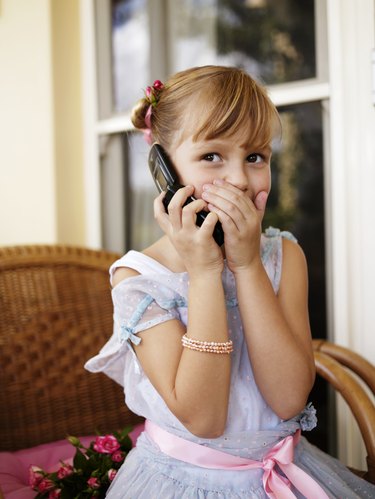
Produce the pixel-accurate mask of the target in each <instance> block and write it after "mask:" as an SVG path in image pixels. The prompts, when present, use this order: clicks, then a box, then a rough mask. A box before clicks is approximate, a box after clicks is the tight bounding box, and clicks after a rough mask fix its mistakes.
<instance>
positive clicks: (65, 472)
mask: <svg viewBox="0 0 375 499" xmlns="http://www.w3.org/2000/svg"><path fill="white" fill-rule="evenodd" d="M73 471H74V468H73V466H70V464H67V463H62V466H61V467H60V468H59V469H58V470H57V478H60V479H61V478H65V477H66V476H69V475H71V474H72V473H73Z"/></svg>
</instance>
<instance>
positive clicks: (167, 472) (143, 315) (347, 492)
mask: <svg viewBox="0 0 375 499" xmlns="http://www.w3.org/2000/svg"><path fill="white" fill-rule="evenodd" d="M282 237H288V238H289V239H292V240H293V239H294V238H293V236H291V234H289V233H283V232H280V231H279V230H277V229H273V228H270V229H268V230H267V231H266V233H265V234H264V235H262V240H261V256H262V261H263V265H264V267H265V269H266V271H267V274H268V276H269V278H270V281H271V282H272V285H273V288H274V291H275V293H277V291H278V288H279V284H280V276H281V262H282ZM118 267H130V268H132V269H135V270H136V271H138V272H139V273H140V274H141V275H139V276H136V277H132V278H129V279H126V280H125V281H122V282H120V283H119V284H118V285H116V286H115V287H114V288H113V291H112V298H113V303H114V332H113V335H112V337H111V338H110V340H109V341H108V342H107V343H106V345H105V346H104V347H103V348H102V350H101V351H100V352H99V354H98V355H96V356H95V357H93V358H92V359H90V360H89V361H88V362H87V363H86V365H85V367H86V369H88V370H89V371H92V372H104V373H106V374H107V375H108V376H110V377H111V378H112V379H114V380H115V381H116V382H118V383H119V384H121V385H122V386H123V387H124V392H125V401H126V404H127V406H128V407H129V408H130V409H131V410H132V411H133V412H135V413H136V414H139V415H142V416H144V417H145V418H147V419H149V420H151V421H153V422H154V423H156V424H157V425H159V426H161V427H162V428H163V429H165V430H167V431H169V432H170V433H173V434H175V435H178V436H180V437H182V438H184V439H187V440H191V441H193V442H198V443H201V444H204V445H207V446H209V447H212V448H214V449H218V450H221V451H224V452H228V453H230V454H233V455H236V456H241V457H245V458H248V459H253V460H261V459H262V457H263V456H264V455H265V454H266V453H267V451H268V450H269V449H270V448H272V447H273V446H274V445H275V444H276V443H277V442H278V441H280V440H281V439H283V438H285V437H286V436H288V435H291V434H293V433H294V432H295V431H296V430H297V429H300V428H302V429H303V430H310V429H312V428H313V427H314V426H315V421H316V418H315V411H314V410H313V408H311V407H309V408H307V410H305V411H304V412H303V413H302V414H300V415H299V416H298V417H296V418H293V419H291V420H288V421H283V420H280V418H279V417H278V416H277V415H276V414H275V413H274V412H273V411H272V409H271V408H270V407H269V406H268V405H267V403H266V402H265V400H264V399H263V397H262V395H261V393H260V392H259V390H258V387H257V385H256V383H255V380H254V376H253V372H252V368H251V364H250V362H249V357H248V353H247V347H246V343H245V340H244V336H243V329H242V323H241V319H240V314H239V310H238V304H237V297H236V288H235V282H234V277H233V274H232V273H231V272H230V270H229V269H228V268H227V267H226V266H225V268H224V271H223V274H222V280H223V285H224V289H225V297H226V304H227V316H228V326H229V335H230V338H231V339H232V341H233V344H234V352H233V353H232V354H231V355H232V372H231V392H230V399H229V409H228V420H227V426H226V429H225V433H224V434H223V435H222V436H221V437H219V438H216V439H212V440H211V439H200V438H197V437H195V436H194V435H192V434H191V433H190V432H188V431H187V430H186V428H185V427H184V426H183V425H182V424H181V423H180V422H179V421H178V419H177V418H176V417H175V416H174V415H173V414H172V413H171V412H170V410H169V409H168V407H167V406H166V404H165V403H164V401H163V399H162V398H161V397H160V395H159V394H158V392H157V391H156V390H155V389H154V387H153V386H152V384H151V383H150V381H149V379H148V378H147V377H146V375H145V374H144V372H143V370H142V367H141V366H140V364H139V362H138V360H137V357H136V355H135V353H134V350H133V348H132V343H134V344H137V343H139V342H140V338H139V337H138V336H137V333H139V332H140V331H144V330H147V329H149V328H150V327H152V326H154V325H156V324H160V323H161V322H164V321H168V320H171V319H176V318H177V319H179V320H181V321H182V322H183V323H184V324H185V325H186V323H187V305H188V285H189V281H188V275H187V273H180V274H176V273H173V272H171V271H170V270H169V269H167V268H166V267H164V266H163V265H161V264H160V263H158V262H157V261H155V260H153V259H152V258H150V257H148V256H146V255H144V254H142V253H139V252H136V251H130V252H128V253H127V254H126V255H125V256H123V257H122V258H121V259H120V260H118V261H117V262H115V263H114V264H113V265H112V267H111V269H110V274H111V275H113V272H114V270H115V269H116V268H118ZM294 462H295V464H297V465H298V466H299V467H300V468H302V469H303V470H304V471H306V472H307V473H308V474H309V475H310V476H312V477H313V478H314V479H315V480H316V481H317V482H319V483H320V485H321V487H322V488H323V489H324V490H325V492H326V493H327V494H328V496H329V497H332V498H340V499H343V498H357V497H368V498H370V497H375V486H373V485H371V484H369V483H367V482H365V481H364V480H362V479H360V478H358V477H356V476H355V475H353V474H352V473H350V472H349V471H348V470H347V468H346V467H345V466H343V465H342V464H340V463H339V462H338V461H337V460H335V459H333V458H332V457H330V456H328V455H327V454H324V453H323V452H321V451H320V450H318V449H317V448H316V447H314V446H312V445H310V444H309V443H308V442H307V440H306V439H305V438H302V439H301V441H300V443H299V444H298V445H297V447H296V448H295V459H294ZM262 475H263V471H262V470H261V469H255V470H248V471H231V470H225V471H223V470H208V469H205V468H200V467H197V466H194V465H191V464H187V463H185V462H182V461H178V460H176V459H173V458H171V457H169V456H167V455H165V454H163V453H162V452H161V451H160V450H159V448H158V447H157V445H156V444H154V443H153V442H152V441H151V440H150V438H149V437H148V435H147V434H146V433H143V434H142V435H141V436H140V437H139V439H138V442H137V446H136V448H134V449H133V450H132V451H131V452H130V454H129V455H128V457H127V458H126V461H125V463H124V464H123V466H122V467H121V469H120V470H119V472H118V474H117V476H116V478H115V479H114V481H113V483H112V484H111V487H110V489H109V490H108V493H107V497H108V498H109V499H159V498H160V499H171V498H176V499H188V498H189V499H190V498H191V499H192V498H194V499H195V498H199V499H200V498H202V499H203V498H208V499H234V498H236V499H240V498H241V499H244V498H251V497H255V498H265V497H267V496H266V493H265V491H264V489H263V485H262ZM293 492H294V493H295V495H296V497H302V496H301V495H300V494H299V493H298V492H297V491H295V490H294V491H293Z"/></svg>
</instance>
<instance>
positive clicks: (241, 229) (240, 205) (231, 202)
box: [202, 180, 268, 273]
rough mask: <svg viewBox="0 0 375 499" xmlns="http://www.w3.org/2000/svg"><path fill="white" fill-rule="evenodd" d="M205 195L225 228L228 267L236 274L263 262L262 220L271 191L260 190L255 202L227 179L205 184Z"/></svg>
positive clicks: (209, 205) (203, 195)
mask: <svg viewBox="0 0 375 499" xmlns="http://www.w3.org/2000/svg"><path fill="white" fill-rule="evenodd" d="M203 191H204V192H203V194H202V198H203V199H204V200H205V201H207V203H208V209H209V210H210V211H211V212H214V213H216V214H217V216H218V217H219V220H220V222H221V224H222V226H223V230H224V234H225V237H224V244H225V254H226V258H227V264H228V267H229V268H230V269H231V271H232V272H234V273H236V272H238V271H239V270H241V269H244V268H248V267H250V266H251V265H252V264H253V263H254V262H257V263H259V261H260V236H261V232H262V225H261V223H262V219H263V215H264V210H265V207H266V202H267V197H268V193H267V192H266V191H260V192H259V193H258V194H257V195H256V197H255V199H254V202H253V201H252V200H251V199H250V197H249V195H248V193H246V192H244V191H242V190H241V189H238V188H237V187H235V186H234V185H232V184H229V183H228V182H225V181H223V180H215V181H214V183H213V184H208V185H205V186H203Z"/></svg>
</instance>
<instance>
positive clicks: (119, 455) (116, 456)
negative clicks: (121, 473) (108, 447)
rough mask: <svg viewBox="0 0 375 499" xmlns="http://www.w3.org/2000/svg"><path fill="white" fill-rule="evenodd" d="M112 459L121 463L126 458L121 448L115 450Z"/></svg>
mask: <svg viewBox="0 0 375 499" xmlns="http://www.w3.org/2000/svg"><path fill="white" fill-rule="evenodd" d="M111 459H112V461H113V462H115V463H121V461H123V460H124V453H123V452H121V451H120V450H117V451H115V452H113V454H112V455H111Z"/></svg>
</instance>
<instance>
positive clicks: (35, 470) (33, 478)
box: [29, 465, 43, 489]
mask: <svg viewBox="0 0 375 499" xmlns="http://www.w3.org/2000/svg"><path fill="white" fill-rule="evenodd" d="M42 480H43V472H42V469H41V468H39V467H38V466H34V465H32V466H30V468H29V485H30V487H31V488H33V489H34V488H35V487H36V486H37V485H38V484H39V483H40V482H41V481H42Z"/></svg>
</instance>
